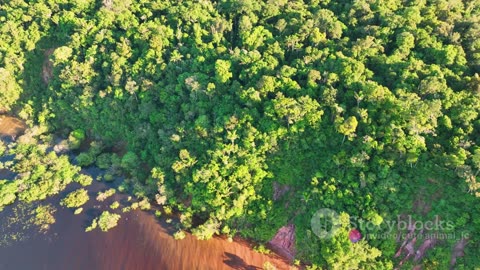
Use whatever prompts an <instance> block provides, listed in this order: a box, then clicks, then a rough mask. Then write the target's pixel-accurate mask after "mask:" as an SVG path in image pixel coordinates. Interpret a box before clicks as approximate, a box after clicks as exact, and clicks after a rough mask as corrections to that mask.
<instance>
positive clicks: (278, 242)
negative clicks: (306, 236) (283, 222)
mask: <svg viewBox="0 0 480 270" xmlns="http://www.w3.org/2000/svg"><path fill="white" fill-rule="evenodd" d="M269 244H270V248H271V249H272V250H273V251H275V252H277V253H278V254H280V255H282V256H284V257H286V258H287V259H289V260H290V261H291V260H293V259H294V257H295V225H293V224H289V225H287V226H283V227H281V228H280V229H279V230H278V231H277V234H275V236H274V237H273V238H272V240H270V242H269Z"/></svg>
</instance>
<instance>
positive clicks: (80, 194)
mask: <svg viewBox="0 0 480 270" xmlns="http://www.w3.org/2000/svg"><path fill="white" fill-rule="evenodd" d="M88 199H89V197H88V192H87V190H86V189H84V188H81V189H77V190H75V191H73V192H71V193H69V194H68V195H67V196H66V197H65V198H64V199H63V200H62V201H61V202H60V205H64V206H67V207H68V208H77V207H80V206H82V205H84V204H85V203H86V202H87V201H88Z"/></svg>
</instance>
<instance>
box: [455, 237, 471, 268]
mask: <svg viewBox="0 0 480 270" xmlns="http://www.w3.org/2000/svg"><path fill="white" fill-rule="evenodd" d="M468 240H469V239H468V238H462V239H461V240H460V241H458V242H457V243H456V244H455V246H454V247H453V251H452V258H451V260H450V266H451V267H452V268H453V267H454V266H455V264H457V258H458V257H463V256H464V255H465V252H464V250H465V246H466V245H467V244H468Z"/></svg>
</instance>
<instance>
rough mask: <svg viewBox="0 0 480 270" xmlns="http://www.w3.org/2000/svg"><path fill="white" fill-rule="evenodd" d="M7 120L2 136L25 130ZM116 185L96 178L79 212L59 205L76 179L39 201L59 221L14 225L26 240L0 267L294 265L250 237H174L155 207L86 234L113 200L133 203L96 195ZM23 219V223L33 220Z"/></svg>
mask: <svg viewBox="0 0 480 270" xmlns="http://www.w3.org/2000/svg"><path fill="white" fill-rule="evenodd" d="M2 119H3V121H2V122H1V123H2V132H0V135H4V136H5V137H6V138H7V139H9V138H11V139H13V140H14V139H15V138H16V136H17V135H19V134H21V133H23V132H24V129H25V125H24V124H23V123H22V122H21V121H20V120H18V119H15V118H12V117H3V118H2ZM99 171H100V170H99V169H97V168H95V167H90V168H87V169H83V170H82V173H84V174H87V175H90V176H92V177H93V178H97V177H98V176H99V175H100V172H99ZM9 175H10V178H11V176H12V174H7V172H5V174H3V175H2V177H7V178H8V176H9ZM118 181H120V179H118V180H117V182H118ZM117 184H118V183H115V182H113V183H105V182H98V181H94V182H93V183H92V184H91V185H89V186H88V187H87V190H88V194H89V197H90V200H89V201H88V202H87V204H86V205H84V206H83V209H84V211H83V212H82V213H81V214H79V215H74V214H73V210H71V209H67V208H64V207H61V206H60V205H59V202H60V200H61V199H62V198H63V197H64V196H65V195H66V194H67V193H69V192H71V191H73V190H75V189H77V188H79V187H80V186H79V184H77V183H72V184H70V185H69V186H68V187H67V189H66V190H65V191H63V192H61V193H60V194H58V195H55V196H53V197H50V198H48V199H47V200H45V201H42V202H40V204H51V205H53V206H55V207H56V209H57V211H56V213H55V219H56V222H55V223H54V224H53V225H51V227H50V229H49V230H48V231H47V232H46V233H38V231H37V230H36V229H34V228H33V227H30V226H26V227H23V228H22V226H19V227H15V226H14V227H12V228H13V230H17V231H10V232H8V233H12V234H15V235H18V236H19V237H18V239H22V240H23V241H13V242H11V243H9V245H6V246H3V247H2V253H1V254H0V262H1V263H0V269H38V268H39V267H40V269H49V270H55V269H79V270H80V269H82V270H83V269H92V270H95V269H98V270H103V269H152V270H153V269H263V268H264V267H265V266H268V265H271V266H274V267H276V268H277V269H290V266H289V265H288V262H287V261H286V260H285V259H283V258H281V257H280V256H278V255H276V254H271V255H265V254H260V253H258V252H256V251H254V250H253V247H252V244H251V243H250V242H248V241H245V240H243V239H238V238H236V239H234V241H233V242H229V241H228V240H227V239H224V238H223V237H214V238H213V239H211V240H207V241H201V240H197V239H196V237H195V236H193V235H191V234H190V233H186V236H185V238H184V239H182V240H175V239H174V237H173V236H172V234H173V233H174V232H175V231H176V230H177V229H178V228H176V227H175V223H174V222H172V223H167V222H166V220H167V218H161V219H158V218H157V217H156V216H155V215H154V214H153V212H146V211H141V210H132V211H130V212H128V213H122V217H121V219H120V221H119V224H118V226H116V227H115V228H113V229H111V230H110V231H108V232H101V231H99V230H95V231H93V232H89V233H86V232H85V228H86V227H87V226H88V225H89V224H90V222H91V220H92V219H93V218H94V217H96V216H98V215H99V213H101V212H102V210H110V211H113V212H115V211H116V212H118V213H120V212H121V211H120V208H122V207H120V208H119V209H117V210H111V209H110V205H112V203H113V202H120V203H121V204H122V206H126V205H127V204H128V203H127V201H128V195H126V194H116V195H115V196H112V197H110V198H108V199H107V200H105V201H102V202H99V201H97V200H95V196H96V194H98V192H99V191H105V190H107V189H109V188H111V187H113V186H117ZM19 204H20V203H16V204H14V205H11V206H9V207H8V209H6V210H4V211H3V212H0V225H1V226H2V227H3V226H4V225H5V224H6V223H7V222H9V221H11V220H12V215H13V216H15V218H16V219H21V218H22V216H21V215H20V216H19V215H18V212H19V211H18V209H20V208H18V207H19ZM36 205H37V203H34V204H31V205H30V204H29V205H23V206H21V207H24V208H22V209H23V210H25V209H29V210H28V211H31V210H33V209H34V207H35V206H36ZM30 208H31V209H30ZM23 210H22V211H23ZM28 211H27V212H28ZM25 218H26V217H25ZM19 221H20V223H21V224H23V223H22V222H25V224H27V222H28V220H23V221H22V220H19ZM25 228H26V229H25ZM20 230H24V231H21V232H20ZM3 233H7V232H6V231H5V232H3ZM12 240H15V239H13V238H12ZM25 254H29V258H28V260H25Z"/></svg>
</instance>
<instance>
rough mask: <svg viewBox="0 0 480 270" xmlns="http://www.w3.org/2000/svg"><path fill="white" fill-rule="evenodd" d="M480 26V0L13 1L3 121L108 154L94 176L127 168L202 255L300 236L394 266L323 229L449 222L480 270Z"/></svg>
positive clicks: (299, 242) (314, 251)
mask: <svg viewBox="0 0 480 270" xmlns="http://www.w3.org/2000/svg"><path fill="white" fill-rule="evenodd" d="M479 20H480V2H479V1H478V0H443V1H441V0H428V1H427V0H414V1H410V0H404V1H401V0H357V1H329V0H310V1H308V0H293V1H287V0H278V1H277V0H276V1H274V0H268V1H261V2H258V1H253V0H218V1H207V0H202V1H168V0H148V1H147V0H103V1H93V0H60V1H53V0H35V1H23V0H12V1H0V111H4V112H14V113H15V114H17V115H18V116H19V117H21V118H23V119H24V120H26V121H27V123H29V124H30V125H38V126H41V127H42V128H45V129H46V130H48V132H50V133H57V134H63V135H64V136H70V138H69V143H70V145H73V146H74V148H78V147H79V146H80V144H82V143H83V144H85V141H93V142H92V144H91V146H90V147H89V148H88V149H84V152H83V153H81V154H80V155H79V156H78V158H77V162H78V164H79V165H80V166H89V165H91V164H96V165H97V166H99V167H101V168H104V169H107V170H108V169H109V168H110V167H114V168H113V169H114V170H118V169H119V168H120V169H122V170H123V171H124V173H125V174H126V175H128V177H127V179H126V180H125V183H124V184H123V187H124V188H125V190H128V191H129V192H131V193H132V194H134V195H135V196H136V197H138V198H142V199H143V198H146V199H151V200H152V202H155V203H156V204H159V205H161V206H163V208H164V209H165V211H166V212H171V211H172V210H173V211H174V212H177V213H179V214H180V220H181V225H180V229H181V230H191V231H192V232H193V233H194V234H195V235H196V236H198V237H199V238H201V239H208V238H210V237H211V236H212V235H213V234H216V233H224V234H227V235H232V236H233V235H237V234H239V235H241V236H244V237H248V238H252V239H255V240H257V241H260V242H266V241H268V240H269V239H271V238H272V236H273V235H274V234H275V232H276V231H277V230H278V229H279V228H280V227H282V226H284V225H286V224H292V223H293V224H295V226H296V252H297V253H296V258H298V259H300V260H302V261H304V262H307V263H312V264H315V265H318V266H319V267H328V268H327V269H347V268H348V269H357V268H361V269H373V268H378V269H392V268H393V265H395V264H396V263H397V261H396V260H395V259H394V254H395V251H396V248H397V246H398V245H397V243H396V239H369V240H365V241H361V242H359V243H355V244H353V243H351V242H350V241H348V238H346V237H345V236H346V235H348V230H349V225H348V224H347V223H348V222H346V223H345V222H343V225H342V230H340V231H339V233H338V234H337V235H336V236H335V237H333V238H332V239H326V240H325V239H324V240H322V239H318V238H317V237H316V236H315V235H314V234H312V229H311V228H310V219H311V218H312V215H313V214H314V213H315V211H317V210H318V209H320V208H331V209H334V210H335V211H337V212H339V213H342V218H343V219H342V220H345V217H346V219H348V216H350V217H358V218H361V219H363V220H367V221H370V222H373V223H374V224H377V225H378V226H377V227H376V228H374V229H370V231H368V230H366V229H364V230H363V233H364V234H365V233H366V234H368V233H370V234H374V233H378V232H381V231H382V230H384V229H385V228H384V227H382V226H381V225H382V222H383V221H384V220H395V219H397V216H398V215H400V214H411V215H414V216H415V219H418V220H431V219H433V218H434V217H435V216H440V217H441V218H442V219H444V220H449V221H452V222H453V223H454V229H453V231H455V232H468V233H469V234H470V238H469V246H468V247H469V248H468V249H466V250H465V253H466V256H465V257H464V258H463V259H462V260H458V262H457V266H458V267H463V268H459V269H473V268H475V267H480V261H479V260H478V259H476V255H475V254H474V252H475V250H478V244H479V238H478V234H477V232H479V231H480V222H479V219H478V217H477V216H478V214H479V213H480V206H479V205H480V204H479V203H478V200H479V199H478V198H477V197H480V184H478V183H477V180H476V177H477V176H478V172H479V171H480V146H479V144H480V135H479V134H480V120H479V117H478V114H479V112H480V77H479V73H480V23H479ZM27 150H28V149H19V150H17V151H27ZM28 151H33V150H28ZM35 151H38V150H35ZM59 161H62V160H59ZM18 166H20V165H18ZM67 180H68V181H71V180H70V178H68V179H63V180H62V181H67ZM55 181H56V180H55ZM58 181H60V180H58ZM60 184H62V185H63V184H66V183H63V182H62V183H60ZM278 186H283V187H284V190H285V194H283V196H279V198H275V200H274V194H275V193H276V190H277V189H278ZM274 187H276V188H274ZM6 188H8V189H9V191H8V192H7V191H6ZM4 189H5V190H4ZM5 192H6V193H9V194H10V193H19V194H18V197H20V198H22V197H25V196H30V195H28V194H26V193H25V192H22V191H19V190H18V189H17V187H16V186H12V185H10V184H2V182H0V194H3V193H5ZM31 192H33V190H32V191H31ZM47 193H48V192H47ZM45 195H48V194H45ZM72 196H73V195H72ZM418 201H421V202H423V204H428V208H429V209H428V211H420V210H418V207H415V205H417V204H418ZM9 202H10V200H9ZM416 202H417V203H416ZM65 203H66V204H69V201H68V200H66V201H65ZM345 239H347V240H345ZM456 240H458V239H450V240H445V241H442V242H441V243H439V244H437V247H435V249H433V251H431V252H430V254H429V255H428V256H426V257H425V258H422V260H423V263H424V265H425V267H426V269H446V268H448V265H449V264H450V257H451V250H452V246H453V245H454V244H455V242H456ZM477 255H478V254H477ZM408 263H412V264H413V262H407V264H408Z"/></svg>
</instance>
